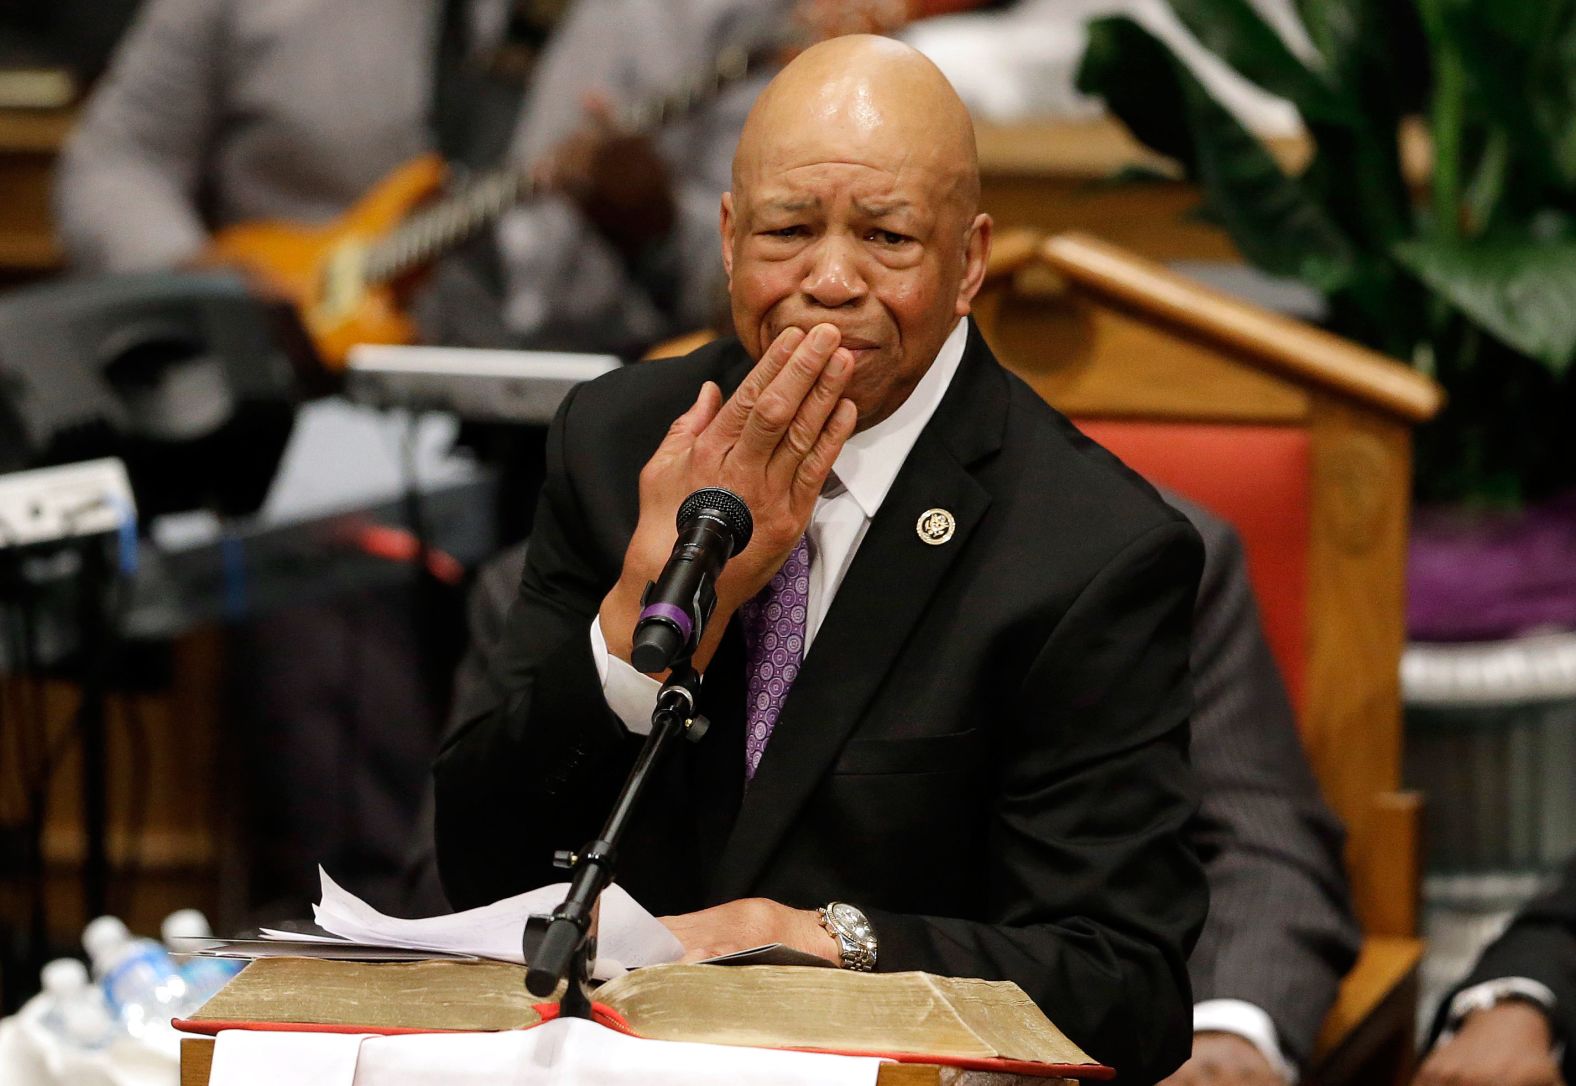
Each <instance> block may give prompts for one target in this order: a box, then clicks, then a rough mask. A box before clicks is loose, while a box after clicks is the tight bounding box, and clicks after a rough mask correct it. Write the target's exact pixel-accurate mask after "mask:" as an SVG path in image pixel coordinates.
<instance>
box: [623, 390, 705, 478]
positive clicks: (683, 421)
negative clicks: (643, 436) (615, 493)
mask: <svg viewBox="0 0 1576 1086" xmlns="http://www.w3.org/2000/svg"><path fill="white" fill-rule="evenodd" d="M720 406H722V390H721V389H719V388H718V387H717V386H716V385H715V384H714V383H712V382H711V381H707V382H706V383H705V384H703V385H701V386H700V394H699V395H698V396H696V397H695V402H694V403H692V404H690V407H689V410H688V411H685V412H684V414H682V415H680V416H679V417H678V418H676V419H674V420H673V423H672V425H670V426H669V427H668V432H667V434H665V435H664V436H663V438H662V444H660V445H658V446H657V451H656V452H654V453H652V454H651V459H650V460H647V461H646V466H645V467H644V468H643V469H641V473H640V478H641V485H642V486H643V487H644V486H646V485H648V484H649V483H652V482H655V481H656V479H658V478H659V477H661V476H662V475H663V473H664V472H666V471H667V470H668V466H669V465H671V464H672V463H673V462H674V459H675V458H676V457H679V456H682V455H683V454H684V453H686V452H688V451H689V449H690V448H691V447H693V446H694V444H695V438H696V436H697V435H699V434H700V433H701V432H702V431H704V430H705V429H706V427H707V426H708V425H710V423H711V420H712V419H714V418H716V416H717V409H718V408H719V407H720Z"/></svg>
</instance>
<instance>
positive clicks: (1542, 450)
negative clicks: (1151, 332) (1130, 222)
mask: <svg viewBox="0 0 1576 1086" xmlns="http://www.w3.org/2000/svg"><path fill="white" fill-rule="evenodd" d="M1171 2H1172V6H1173V8H1174V9H1175V10H1176V12H1177V14H1178V15H1179V16H1180V17H1181V19H1182V20H1183V22H1184V23H1185V24H1186V25H1187V26H1188V28H1189V29H1190V30H1191V31H1192V32H1193V34H1194V35H1195V36H1196V37H1197V38H1198V39H1199V40H1200V41H1201V42H1202V43H1203V44H1204V45H1205V46H1206V47H1207V48H1209V49H1211V50H1212V51H1213V52H1215V53H1216V54H1218V55H1219V56H1221V57H1222V58H1224V59H1225V60H1226V61H1227V62H1228V63H1229V64H1230V65H1231V66H1232V67H1234V68H1235V69H1236V70H1237V71H1238V72H1240V73H1241V74H1242V75H1244V76H1246V77H1247V78H1248V79H1249V80H1251V81H1253V82H1254V83H1256V84H1258V85H1259V86H1260V87H1262V88H1263V89H1265V90H1266V91H1269V92H1271V93H1273V94H1276V95H1279V96H1281V97H1284V98H1286V99H1288V100H1290V101H1291V102H1292V103H1293V104H1295V105H1296V106H1297V108H1298V110H1299V111H1300V112H1301V114H1302V118H1303V122H1304V124H1305V125H1306V127H1307V129H1308V134H1309V138H1310V140H1311V142H1312V145H1313V154H1312V158H1311V159H1310V161H1309V162H1308V165H1307V166H1306V168H1304V169H1303V170H1302V172H1301V173H1300V174H1298V175H1296V176H1288V175H1287V174H1286V173H1285V172H1284V171H1283V169H1282V168H1281V167H1280V165H1279V164H1278V163H1277V161H1276V159H1275V158H1274V157H1273V156H1272V155H1271V154H1270V152H1269V151H1268V150H1267V149H1266V148H1265V147H1264V145H1263V144H1261V143H1260V142H1259V140H1257V139H1256V138H1255V137H1254V136H1253V135H1252V134H1250V133H1249V132H1248V131H1247V130H1246V129H1245V128H1244V127H1243V126H1242V125H1241V124H1240V123H1239V122H1238V121H1237V120H1236V119H1235V118H1234V117H1233V116H1232V115H1231V114H1230V113H1229V112H1228V111H1226V110H1225V109H1223V108H1222V107H1221V106H1220V105H1218V104H1217V103H1216V102H1215V101H1214V100H1213V99H1211V98H1210V96H1209V95H1208V94H1207V93H1206V92H1205V90H1204V88H1203V87H1202V86H1201V85H1200V84H1199V82H1198V81H1197V80H1196V79H1195V78H1194V77H1193V76H1192V75H1191V73H1190V72H1189V71H1188V69H1187V68H1186V67H1185V66H1184V65H1183V64H1182V63H1181V62H1180V61H1179V60H1178V59H1177V58H1176V57H1175V56H1173V55H1172V53H1171V52H1170V50H1169V49H1168V48H1167V47H1166V46H1165V45H1164V44H1162V43H1161V42H1160V41H1159V40H1158V39H1156V38H1155V37H1153V36H1152V35H1151V34H1149V33H1148V31H1146V30H1144V29H1143V28H1142V27H1141V26H1139V25H1138V24H1137V23H1135V22H1133V21H1131V20H1128V19H1126V18H1111V19H1104V20H1101V21H1099V22H1097V23H1095V24H1094V25H1093V26H1092V27H1091V28H1090V45H1089V51H1088V54H1087V55H1086V57H1085V60H1084V64H1083V68H1082V71H1081V72H1080V74H1079V85H1080V87H1081V88H1082V89H1083V90H1085V91H1086V92H1089V93H1093V94H1098V95H1100V96H1101V97H1103V98H1104V99H1105V100H1106V102H1107V104H1108V106H1109V107H1110V109H1111V110H1112V112H1113V113H1114V114H1115V115H1116V116H1118V117H1119V118H1121V120H1122V121H1123V122H1124V123H1126V124H1127V126H1128V127H1129V128H1130V129H1131V130H1132V132H1133V133H1134V135H1135V136H1136V137H1137V138H1138V139H1140V140H1142V141H1143V142H1144V143H1146V144H1147V145H1149V146H1150V147H1153V148H1154V149H1155V150H1157V151H1160V152H1162V153H1164V154H1167V155H1170V156H1172V157H1173V158H1175V159H1177V161H1179V162H1180V163H1182V165H1183V167H1184V168H1185V169H1186V170H1187V172H1188V175H1189V176H1190V177H1191V178H1192V179H1194V180H1195V181H1196V182H1197V183H1198V184H1199V185H1200V186H1201V188H1202V190H1203V192H1204V198H1205V201H1206V205H1207V210H1208V212H1209V213H1210V214H1211V215H1212V216H1213V217H1214V218H1215V219H1217V220H1218V221H1219V222H1221V223H1222V224H1224V226H1225V227H1226V229H1227V230H1228V231H1229V232H1230V234H1231V237H1232V239H1233V241H1234V242H1235V243H1236V245H1237V247H1238V248H1239V249H1240V250H1241V252H1242V253H1243V255H1244V256H1245V258H1246V259H1248V260H1249V261H1251V262H1252V263H1254V264H1255V265H1257V266H1258V267H1260V268H1262V269H1264V270H1265V271H1267V272H1270V273H1273V274H1277V275H1284V276H1290V277H1293V278H1296V279H1299V280H1301V281H1302V282H1304V283H1307V284H1308V285H1310V286H1312V287H1314V288H1315V289H1317V290H1318V291H1319V292H1320V293H1321V294H1322V295H1323V296H1324V298H1325V299H1326V301H1327V304H1328V307H1329V321H1328V324H1329V326H1330V327H1331V328H1332V329H1333V330H1334V331H1336V332H1339V333H1341V334H1343V335H1346V336H1349V337H1350V338H1352V339H1354V340H1357V341H1358V342H1361V343H1364V344H1367V345H1368V346H1371V347H1373V348H1375V349H1377V350H1381V351H1384V352H1386V353H1388V354H1391V355H1393V356H1395V357H1398V358H1402V359H1407V360H1410V361H1411V362H1412V363H1413V364H1414V365H1416V366H1418V367H1419V368H1420V369H1423V370H1424V371H1425V372H1428V373H1430V374H1432V375H1433V376H1434V377H1435V378H1437V379H1438V380H1439V381H1440V382H1441V383H1442V384H1443V385H1444V386H1445V389H1446V390H1447V392H1448V393H1449V395H1450V403H1449V405H1448V406H1447V407H1446V409H1445V411H1444V412H1443V413H1442V415H1441V416H1440V418H1439V419H1438V420H1436V421H1435V422H1434V423H1431V424H1429V425H1428V426H1425V427H1423V428H1422V429H1421V430H1420V431H1419V433H1418V446H1417V452H1418V493H1419V496H1420V497H1423V498H1426V499H1434V500H1474V501H1488V502H1493V503H1511V502H1519V501H1525V500H1528V499H1536V498H1539V497H1542V496H1544V495H1546V494H1549V493H1552V492H1554V491H1557V490H1563V489H1567V488H1569V487H1570V486H1572V485H1573V484H1576V373H1573V370H1576V366H1573V362H1576V0H1297V7H1298V9H1299V11H1300V14H1301V16H1302V19H1303V22H1304V24H1305V26H1306V28H1307V30H1308V33H1309V36H1310V38H1311V40H1312V42H1313V44H1314V46H1315V49H1316V51H1317V56H1316V57H1314V58H1313V59H1312V60H1311V61H1307V62H1305V61H1304V60H1302V59H1300V58H1299V57H1298V55H1297V54H1296V53H1295V52H1293V51H1292V50H1291V49H1290V48H1288V46H1287V45H1286V44H1285V42H1284V41H1283V40H1282V39H1281V37H1280V36H1279V35H1278V34H1277V33H1276V32H1275V31H1274V30H1273V29H1272V28H1271V27H1270V26H1269V25H1268V24H1267V23H1265V22H1264V21H1263V20H1262V19H1261V18H1260V17H1259V16H1258V14H1257V13H1256V12H1255V11H1254V9H1253V6H1252V4H1251V3H1250V0H1171ZM1418 113H1421V114H1422V119H1423V123H1424V126H1425V128H1426V129H1427V131H1428V135H1429V137H1430V139H1431V142H1432V148H1433V155H1432V164H1431V167H1430V168H1431V173H1430V176H1429V177H1428V179H1427V184H1426V186H1424V189H1425V190H1424V191H1421V192H1413V191H1412V190H1411V189H1409V187H1408V184H1407V179H1406V178H1405V176H1404V175H1403V172H1402V163H1401V156H1400V149H1399V141H1398V132H1399V129H1400V126H1401V122H1402V120H1403V118H1405V117H1407V116H1408V115H1415V114H1418Z"/></svg>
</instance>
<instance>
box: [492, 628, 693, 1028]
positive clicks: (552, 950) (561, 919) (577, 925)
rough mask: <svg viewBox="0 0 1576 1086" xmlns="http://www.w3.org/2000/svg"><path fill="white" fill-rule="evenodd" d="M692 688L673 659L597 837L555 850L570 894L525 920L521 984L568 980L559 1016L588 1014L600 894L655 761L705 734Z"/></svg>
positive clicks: (545, 987)
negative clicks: (647, 728) (673, 747)
mask: <svg viewBox="0 0 1576 1086" xmlns="http://www.w3.org/2000/svg"><path fill="white" fill-rule="evenodd" d="M699 690H700V675H699V674H698V673H697V672H696V671H695V669H694V668H693V667H692V666H690V661H689V657H687V656H686V657H685V658H683V659H682V660H679V661H678V662H677V663H676V664H674V666H673V669H672V671H670V672H669V675H668V681H667V682H666V683H665V684H664V685H663V687H662V689H661V691H660V692H659V693H658V694H657V706H656V708H655V709H653V710H652V713H651V731H650V732H649V733H648V734H647V736H646V742H645V745H644V746H642V747H641V749H640V756H639V757H638V758H636V759H635V764H634V766H633V767H632V768H631V769H630V771H629V777H628V779H627V780H626V781H625V782H624V788H623V790H622V791H621V792H619V794H618V799H617V800H616V801H615V802H614V804H613V810H612V813H611V814H609V815H608V818H607V822H606V823H605V824H604V825H603V827H602V832H601V834H600V835H598V837H597V838H596V840H594V841H592V842H591V843H590V844H588V845H586V846H585V847H584V848H582V849H581V850H580V851H579V852H578V853H574V852H559V853H557V854H556V855H555V856H554V858H553V862H554V863H555V864H557V865H558V866H559V867H564V868H568V869H569V870H570V871H571V872H572V874H571V875H570V878H569V893H568V894H567V895H566V896H565V897H564V901H563V904H561V905H559V906H558V908H556V909H554V910H553V911H552V913H551V914H550V915H547V916H542V915H535V916H532V917H531V918H530V920H529V921H527V922H526V926H525V935H524V938H523V940H522V946H523V949H524V951H525V961H526V966H527V968H526V974H525V987H526V989H527V990H528V991H529V992H530V993H531V994H532V995H534V996H537V997H542V998H545V997H546V996H550V995H552V994H553V992H554V991H555V990H557V988H558V985H559V984H560V983H562V982H563V981H565V980H567V981H568V987H567V988H565V990H564V995H563V999H562V1000H561V1001H560V1003H559V1010H558V1013H559V1016H560V1017H569V1018H587V1019H589V1018H590V1017H591V989H590V980H591V967H592V964H593V963H594V962H595V961H596V942H597V938H596V936H597V914H598V907H599V904H600V900H601V895H602V891H603V890H605V889H607V887H608V885H609V884H610V883H612V881H613V868H614V865H615V863H616V861H617V856H618V845H619V841H620V840H621V839H622V838H623V836H624V830H625V828H626V827H627V826H628V824H629V820H630V816H631V813H632V812H633V811H634V808H635V805H636V804H637V803H638V802H639V800H640V796H641V794H642V792H643V791H644V790H645V787H646V783H647V781H648V780H649V779H650V777H651V772H652V769H653V768H654V767H655V766H656V764H657V761H658V759H660V758H661V757H662V755H663V753H664V752H665V751H666V750H667V749H668V747H670V746H671V745H672V743H673V741H674V740H675V739H677V738H678V737H679V736H680V735H683V736H684V737H685V738H686V739H688V740H689V741H690V742H692V743H694V742H698V741H699V740H700V738H701V737H702V736H703V735H705V734H706V728H707V727H708V722H707V720H706V718H705V717H703V716H700V715H699V714H697V713H696V712H695V696H696V694H697V692H698V691H699Z"/></svg>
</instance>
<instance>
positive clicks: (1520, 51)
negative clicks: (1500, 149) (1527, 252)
mask: <svg viewBox="0 0 1576 1086" xmlns="http://www.w3.org/2000/svg"><path fill="white" fill-rule="evenodd" d="M1433 2H1434V3H1435V4H1436V5H1438V7H1439V9H1440V10H1439V16H1438V19H1437V25H1436V27H1435V28H1434V30H1433V33H1434V36H1435V38H1436V40H1437V39H1443V40H1442V41H1441V42H1440V43H1439V46H1438V47H1441V48H1445V47H1447V48H1451V49H1453V50H1455V51H1456V52H1457V53H1458V55H1459V56H1460V58H1461V62H1462V64H1463V66H1464V68H1465V70H1466V74H1467V78H1468V80H1469V82H1470V84H1471V88H1472V93H1473V98H1474V102H1475V104H1476V105H1477V107H1478V108H1479V109H1480V110H1481V115H1482V116H1484V117H1486V118H1487V120H1488V121H1489V123H1490V124H1492V125H1493V126H1494V127H1496V128H1498V129H1502V130H1503V131H1504V132H1505V133H1506V134H1507V135H1508V136H1509V137H1510V138H1511V140H1512V141H1513V144H1514V148H1515V151H1516V154H1517V157H1518V158H1519V159H1520V160H1521V161H1522V162H1523V163H1525V165H1526V166H1528V167H1531V168H1532V169H1533V170H1536V171H1537V173H1538V176H1539V179H1540V180H1542V181H1543V182H1544V183H1548V184H1553V185H1556V186H1563V187H1564V188H1565V189H1567V190H1569V189H1571V188H1576V126H1573V125H1572V124H1571V118H1572V116H1573V115H1576V3H1573V2H1572V0H1546V2H1541V3H1537V4H1510V3H1493V4H1488V3H1464V2H1463V0H1433Z"/></svg>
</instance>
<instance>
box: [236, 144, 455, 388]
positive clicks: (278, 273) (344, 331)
mask: <svg viewBox="0 0 1576 1086" xmlns="http://www.w3.org/2000/svg"><path fill="white" fill-rule="evenodd" d="M446 176H447V171H446V170H445V168H444V165H443V160H442V159H441V158H439V157H438V156H437V155H423V156H421V157H420V158H416V159H412V160H411V161H410V162H407V163H406V164H405V165H403V166H401V167H399V168H398V169H397V170H395V171H394V172H393V173H391V174H389V175H388V176H387V177H385V178H384V179H383V180H382V181H380V182H379V183H378V184H377V186H376V187H375V188H373V189H372V191H371V192H369V193H368V194H367V195H366V196H364V197H362V199H361V200H360V201H358V202H357V203H356V205H355V206H354V207H352V208H351V209H350V210H349V211H347V212H346V213H345V214H344V215H342V216H341V217H340V218H339V219H337V220H335V221H334V222H332V223H330V224H328V225H326V226H321V227H303V226H301V225H299V224H296V223H289V222H253V223H243V224H240V225H237V226H232V227H228V228H226V229H224V230H221V231H219V232H218V234H216V235H215V236H214V240H213V243H212V245H211V246H210V247H209V250H208V252H207V254H206V256H205V259H206V260H207V262H209V263H214V264H228V265H235V266H239V267H242V268H245V269H248V270H250V271H253V272H255V273H256V274H257V275H258V276H259V277H260V278H261V279H262V280H263V281H264V282H266V283H268V284H270V285H271V286H273V287H275V288H277V289H280V290H283V291H284V292H285V294H286V296H287V297H288V298H289V299H290V300H291V301H293V302H294V303H295V304H296V308H297V309H298V311H299V312H300V314H301V321H302V324H303V325H304V326H305V327H306V330H307V333H308V334H309V335H310V336H311V337H312V342H313V344H314V345H315V346H316V348H317V352H318V355H319V356H320V357H321V358H322V360H323V363H324V365H325V366H326V367H328V368H329V369H330V370H332V371H334V372H336V373H337V372H339V371H341V370H343V369H344V368H345V360H346V357H347V356H348V355H349V353H350V348H351V347H354V346H355V345H356V344H358V343H410V342H412V341H413V340H414V339H415V338H416V326H415V324H414V322H412V321H411V320H410V318H409V317H407V316H406V315H405V314H404V312H403V310H402V309H401V307H400V305H399V302H398V300H397V298H396V297H395V291H394V289H393V287H392V286H391V285H389V284H371V283H368V282H367V281H366V280H365V279H364V277H363V275H362V271H363V267H364V263H365V255H366V252H367V249H368V246H370V245H371V244H372V243H373V242H375V241H377V240H378V239H380V238H382V237H384V236H386V235H387V234H389V233H390V232H392V231H393V230H394V229H395V228H396V227H397V226H399V225H400V223H401V222H402V221H404V220H405V218H406V217H407V216H409V215H410V213H411V212H412V211H413V210H414V209H415V208H416V207H417V206H419V205H420V204H421V203H423V202H424V201H426V200H428V199H430V198H431V197H432V196H433V195H435V194H436V193H437V192H439V191H440V190H441V189H442V187H443V183H444V180H445V178H446Z"/></svg>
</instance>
